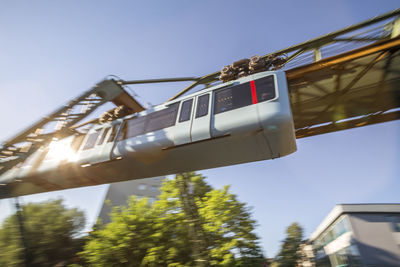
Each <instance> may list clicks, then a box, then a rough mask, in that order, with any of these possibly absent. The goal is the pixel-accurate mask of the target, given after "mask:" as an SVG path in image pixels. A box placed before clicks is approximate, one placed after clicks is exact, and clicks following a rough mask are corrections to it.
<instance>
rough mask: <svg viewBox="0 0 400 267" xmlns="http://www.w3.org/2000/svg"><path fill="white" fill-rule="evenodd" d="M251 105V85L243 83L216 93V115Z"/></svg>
mask: <svg viewBox="0 0 400 267" xmlns="http://www.w3.org/2000/svg"><path fill="white" fill-rule="evenodd" d="M251 104H252V97H251V87H250V83H248V82H247V83H242V84H239V85H236V86H232V87H228V88H224V89H220V90H217V91H216V92H215V98H214V114H218V113H222V112H225V111H229V110H233V109H237V108H241V107H245V106H249V105H251Z"/></svg>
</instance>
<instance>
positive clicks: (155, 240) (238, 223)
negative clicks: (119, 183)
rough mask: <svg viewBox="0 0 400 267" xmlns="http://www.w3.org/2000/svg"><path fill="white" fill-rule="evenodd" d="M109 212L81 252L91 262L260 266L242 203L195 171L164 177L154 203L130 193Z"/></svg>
mask: <svg viewBox="0 0 400 267" xmlns="http://www.w3.org/2000/svg"><path fill="white" fill-rule="evenodd" d="M185 203H186V204H185ZM189 204H190V205H189ZM111 218H112V222H111V223H109V224H108V225H105V226H104V227H103V228H101V229H99V230H96V231H94V233H93V234H92V235H91V236H90V238H89V241H88V242H87V244H86V245H85V249H84V251H83V252H82V253H81V254H80V255H81V256H82V257H83V258H85V259H86V260H87V262H88V263H89V264H90V265H91V266H260V265H261V262H262V260H263V257H262V253H261V250H260V248H259V246H258V239H257V236H256V235H255V234H254V233H253V230H254V228H255V221H254V220H252V219H251V216H250V211H249V209H248V208H247V207H246V205H245V204H243V203H240V202H239V201H238V200H237V198H236V196H235V195H233V194H231V193H230V192H229V188H228V187H225V188H224V189H222V190H213V189H212V188H211V187H210V186H209V185H208V184H207V183H206V182H205V180H204V177H202V176H201V175H196V174H195V173H187V174H182V175H178V176H177V177H176V178H175V179H172V180H166V181H164V183H163V186H162V188H161V195H160V197H159V200H158V201H156V202H154V203H153V204H152V205H150V204H147V200H146V199H141V200H138V199H136V198H135V197H132V198H131V199H130V201H129V203H128V206H127V207H121V208H114V210H113V212H112V214H111ZM201 249H203V250H205V251H201Z"/></svg>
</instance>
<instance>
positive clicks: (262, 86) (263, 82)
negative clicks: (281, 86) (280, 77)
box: [254, 75, 276, 102]
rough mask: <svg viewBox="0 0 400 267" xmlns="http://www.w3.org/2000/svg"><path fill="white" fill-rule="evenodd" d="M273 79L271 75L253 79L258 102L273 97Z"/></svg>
mask: <svg viewBox="0 0 400 267" xmlns="http://www.w3.org/2000/svg"><path fill="white" fill-rule="evenodd" d="M274 80H275V79H274V76H273V75H271V76H267V77H264V78H261V79H259V80H255V81H254V83H255V86H256V91H257V101H258V102H264V101H267V100H271V99H274V98H275V96H276V94H275V83H274V82H275V81H274Z"/></svg>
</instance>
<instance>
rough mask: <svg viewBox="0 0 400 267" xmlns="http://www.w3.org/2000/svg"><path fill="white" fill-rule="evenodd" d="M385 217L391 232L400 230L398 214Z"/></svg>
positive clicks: (399, 216)
mask: <svg viewBox="0 0 400 267" xmlns="http://www.w3.org/2000/svg"><path fill="white" fill-rule="evenodd" d="M385 219H386V221H387V222H389V223H390V225H391V227H392V230H393V232H400V215H388V216H385Z"/></svg>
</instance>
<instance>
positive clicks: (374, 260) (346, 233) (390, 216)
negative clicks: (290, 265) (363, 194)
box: [310, 204, 400, 267]
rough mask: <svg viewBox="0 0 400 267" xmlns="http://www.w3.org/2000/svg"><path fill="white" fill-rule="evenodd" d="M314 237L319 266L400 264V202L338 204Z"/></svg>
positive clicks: (395, 266)
mask: <svg viewBox="0 0 400 267" xmlns="http://www.w3.org/2000/svg"><path fill="white" fill-rule="evenodd" d="M310 241H311V242H312V244H313V248H314V252H315V263H316V266H317V267H319V266H323V267H325V266H368V267H372V266H376V267H378V266H379V267H386V266H387V267H389V266H390V267H399V266H400V204H341V205H336V206H335V207H334V209H333V210H332V211H331V212H330V213H329V214H328V216H327V217H326V218H325V219H324V220H323V221H322V223H321V224H320V225H319V226H318V228H317V229H316V230H315V231H314V233H312V235H311V237H310Z"/></svg>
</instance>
